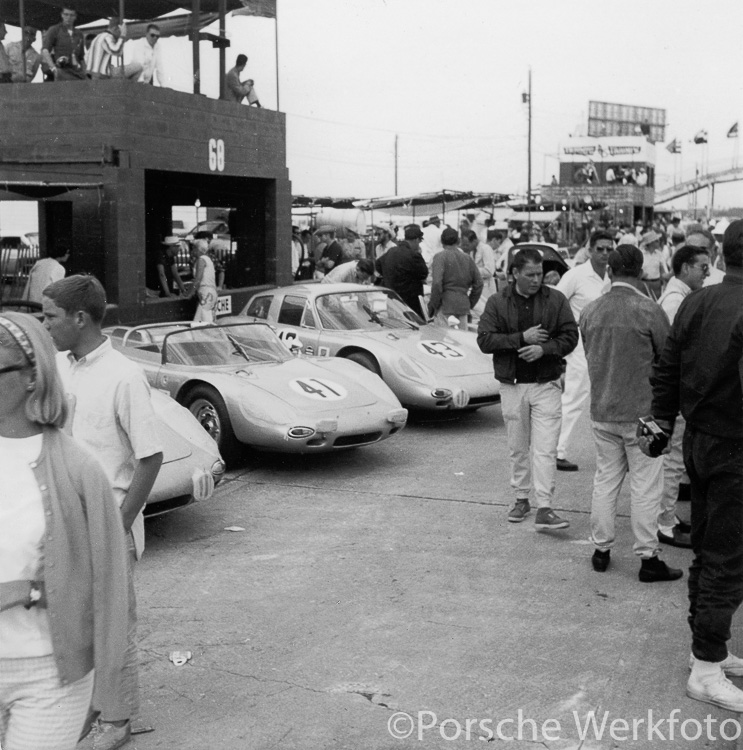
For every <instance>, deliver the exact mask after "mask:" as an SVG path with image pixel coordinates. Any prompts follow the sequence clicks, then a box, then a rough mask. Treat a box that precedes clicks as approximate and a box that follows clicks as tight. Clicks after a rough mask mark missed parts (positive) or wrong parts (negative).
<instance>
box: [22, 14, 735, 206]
mask: <svg viewBox="0 0 743 750" xmlns="http://www.w3.org/2000/svg"><path fill="white" fill-rule="evenodd" d="M277 31H278V93H279V95H280V99H279V104H280V109H281V110H282V111H283V112H285V113H286V122H287V163H288V167H289V176H290V179H291V181H292V189H293V192H294V194H295V195H314V196H325V195H332V196H353V197H357V198H370V197H380V196H388V195H393V194H395V192H397V194H400V195H404V194H410V193H416V192H424V191H436V190H440V189H451V190H473V191H482V192H498V193H524V192H525V191H526V185H527V126H528V123H527V120H528V118H527V108H526V105H524V104H523V103H522V93H523V92H524V91H526V90H527V88H528V75H529V69H530V68H531V71H532V73H531V75H532V113H533V118H532V127H533V136H532V183H533V184H534V185H538V184H540V183H541V182H542V181H546V182H549V180H550V178H551V176H552V175H553V174H557V173H558V161H557V158H556V155H557V152H558V149H559V147H560V144H561V143H564V142H565V141H566V140H567V138H568V137H569V136H570V135H579V134H581V133H583V134H584V133H585V130H586V126H587V114H588V101H589V100H591V99H595V100H599V101H608V102H617V103H621V104H633V105H639V106H650V107H660V108H665V109H666V111H667V114H666V118H667V122H668V123H669V127H668V128H667V131H666V134H667V139H666V143H668V142H669V141H671V140H672V139H673V138H679V139H680V140H681V141H682V142H683V153H682V155H681V156H672V155H671V154H669V153H668V152H667V151H666V150H665V147H664V145H663V144H658V145H657V152H656V153H657V181H656V187H657V188H658V189H661V188H663V187H664V186H667V185H670V184H671V183H672V182H673V178H674V176H676V177H681V176H683V177H685V178H688V177H692V176H693V174H694V171H695V168H697V167H700V168H702V169H703V167H702V164H703V163H704V164H708V165H709V170H710V171H719V170H722V169H726V168H729V167H730V166H732V163H733V159H734V156H735V153H736V148H740V140H741V139H740V138H739V139H728V138H727V137H726V134H727V131H728V130H729V128H730V127H731V126H732V125H733V123H734V122H736V121H740V120H743V86H741V84H740V79H741V73H743V2H741V0H708V1H707V2H706V3H700V2H699V1H698V0H651V1H649V0H621V2H619V1H614V0H598V1H597V0H593V1H590V2H589V1H588V0H560V2H555V1H554V0H550V1H547V0H529V1H528V2H526V1H525V0H456V1H455V0H278V21H277V22H275V21H274V20H272V19H264V18H246V17H238V18H232V17H228V26H227V32H228V35H229V37H230V39H231V43H232V46H231V47H230V48H229V49H228V50H227V62H228V67H231V66H232V65H233V64H234V60H235V57H236V56H237V54H238V53H240V52H244V53H245V54H247V55H248V57H249V62H248V67H247V71H246V75H245V76H244V77H250V78H253V79H254V80H255V85H256V90H257V92H258V94H259V96H260V98H261V103H262V104H263V105H264V106H266V107H269V108H272V109H275V108H276V106H277V75H276V70H277V67H276V58H277V54H276V53H277V50H276V36H277ZM10 38H11V37H10V35H9V39H10ZM159 44H162V45H163V52H164V54H165V61H166V62H165V65H166V73H167V75H168V77H169V79H170V85H171V86H172V87H173V88H176V89H180V90H184V91H188V90H191V80H192V78H191V77H192V69H191V54H190V43H189V42H188V41H187V40H185V39H183V38H179V39H175V38H172V39H162V40H161V41H160V42H159ZM201 55H202V92H204V93H206V94H207V95H210V96H217V95H218V80H219V76H218V64H217V60H218V57H217V52H216V50H214V49H213V48H212V47H211V45H210V44H209V43H202V45H201ZM700 129H706V130H707V131H708V133H709V144H708V146H707V147H706V148H703V147H701V146H696V145H694V144H693V143H691V139H692V138H693V136H694V134H695V133H697V132H698V131H699V130H700ZM396 137H397V144H398V160H397V165H398V166H397V191H395V140H396ZM741 161H743V156H741V157H740V159H739V163H740V162H741ZM715 198H716V200H715V203H716V206H725V205H728V206H743V182H738V183H732V184H729V185H726V186H718V188H717V192H716V196H715ZM704 200H706V199H705V198H703V197H700V201H704ZM680 205H681V206H682V207H683V206H684V205H686V199H684V200H683V201H681V202H680Z"/></svg>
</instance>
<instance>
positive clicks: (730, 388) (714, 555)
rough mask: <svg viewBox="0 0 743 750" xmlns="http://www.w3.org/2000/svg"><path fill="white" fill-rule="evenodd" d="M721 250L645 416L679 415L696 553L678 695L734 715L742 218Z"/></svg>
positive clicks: (741, 574) (740, 707)
mask: <svg viewBox="0 0 743 750" xmlns="http://www.w3.org/2000/svg"><path fill="white" fill-rule="evenodd" d="M722 252H723V256H724V258H725V265H726V268H727V273H726V274H725V278H724V279H723V281H722V283H720V284H716V285H714V286H712V287H709V288H705V289H701V290H699V291H697V292H694V293H693V294H690V295H689V296H688V297H686V299H685V300H684V301H683V302H682V303H681V307H680V308H679V310H678V313H677V314H676V318H675V319H674V321H673V326H672V328H671V333H670V335H669V337H668V340H667V342H666V346H665V348H664V350H663V353H662V355H661V358H660V361H659V362H658V364H657V366H656V367H655V370H654V372H653V376H652V379H651V384H652V388H653V402H652V414H653V415H654V417H655V422H656V424H657V425H658V426H659V427H660V428H661V429H663V430H664V431H665V432H666V433H667V434H671V435H672V434H673V432H675V429H674V420H675V419H676V415H677V414H678V413H679V412H680V413H681V414H682V415H683V417H684V419H685V420H686V431H685V433H684V440H683V452H684V464H685V466H686V470H687V472H688V474H689V479H690V480H691V527H692V528H691V544H692V549H693V550H694V560H693V562H692V564H691V567H690V569H689V626H690V627H691V633H692V656H691V659H690V666H691V668H692V670H691V675H690V676H689V680H688V682H687V685H686V694H687V695H688V696H689V697H690V698H693V699H695V700H698V701H703V702H705V703H711V704H713V705H715V706H720V707H721V708H725V709H727V710H729V711H736V712H738V713H741V712H743V690H740V689H739V688H738V687H736V686H735V685H733V683H732V682H731V681H730V680H729V679H728V677H729V676H735V677H741V676H743V659H740V658H739V657H737V656H734V655H733V654H731V653H730V652H729V651H728V641H729V640H730V630H731V624H732V619H733V616H734V615H735V613H736V611H737V610H738V608H739V607H740V605H741V602H743V460H742V459H741V457H743V418H742V417H741V415H742V414H743V383H741V374H742V373H743V315H742V314H741V310H743V220H741V219H738V220H737V221H734V222H732V223H731V224H730V225H729V226H728V228H727V230H726V231H725V234H724V236H723V240H722ZM644 449H645V450H648V446H647V445H645V446H644ZM656 460H657V459H656Z"/></svg>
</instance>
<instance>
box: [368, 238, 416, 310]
mask: <svg viewBox="0 0 743 750" xmlns="http://www.w3.org/2000/svg"><path fill="white" fill-rule="evenodd" d="M404 232H405V234H404V236H405V239H404V240H402V241H400V242H399V243H398V244H397V245H395V246H394V247H391V248H390V249H389V250H387V252H386V253H385V254H384V255H383V256H382V257H381V258H379V259H378V260H377V262H376V269H377V273H378V274H379V275H380V276H381V278H382V284H383V285H384V286H386V287H387V288H388V289H392V291H393V292H397V293H398V294H399V295H400V297H401V298H402V300H403V302H405V304H406V305H407V306H408V307H410V308H412V309H413V310H415V312H417V313H418V315H420V316H421V317H423V318H425V315H424V314H423V311H422V310H421V305H420V298H421V296H422V295H423V282H424V281H425V280H426V278H427V277H428V266H427V265H426V261H424V260H423V256H422V255H421V251H420V244H421V240H422V239H423V231H422V230H421V228H420V227H419V226H418V225H417V224H408V225H407V226H406V227H405V230H404Z"/></svg>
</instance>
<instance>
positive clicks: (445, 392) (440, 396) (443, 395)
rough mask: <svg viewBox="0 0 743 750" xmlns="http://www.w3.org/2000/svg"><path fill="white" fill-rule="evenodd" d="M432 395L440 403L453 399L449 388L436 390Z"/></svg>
mask: <svg viewBox="0 0 743 750" xmlns="http://www.w3.org/2000/svg"><path fill="white" fill-rule="evenodd" d="M431 395H432V396H433V397H434V398H435V399H437V400H438V401H443V400H445V399H448V398H451V395H452V394H451V391H450V390H449V389H448V388H434V389H433V390H432V391H431Z"/></svg>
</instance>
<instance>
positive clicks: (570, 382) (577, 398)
mask: <svg viewBox="0 0 743 750" xmlns="http://www.w3.org/2000/svg"><path fill="white" fill-rule="evenodd" d="M613 249H614V239H613V237H612V235H611V234H610V233H609V232H605V231H603V230H597V231H595V232H594V233H593V234H592V235H591V242H590V247H589V250H588V262H587V263H583V264H581V265H579V266H575V268H571V269H570V270H569V271H568V272H567V273H566V274H565V275H564V276H563V277H562V278H561V279H560V283H559V284H558V285H557V289H558V291H560V292H562V293H563V294H564V295H565V297H566V298H567V300H568V302H569V303H570V309H571V311H572V313H573V317H574V318H575V320H576V322H577V323H579V324H580V314H581V312H582V310H583V308H584V307H585V306H586V305H587V304H588V303H589V302H593V300H595V299H598V298H599V297H600V296H601V295H602V294H604V293H605V292H607V291H608V290H609V287H610V286H611V281H610V279H609V275H608V274H607V272H606V266H607V260H608V258H609V253H610V252H611V251H612V250H613ZM565 362H566V363H567V368H566V370H565V389H564V391H563V393H562V427H561V429H560V439H559V440H558V443H557V469H558V471H578V464H574V463H572V462H571V461H568V458H567V453H568V447H569V446H571V445H572V443H573V437H574V434H575V428H576V426H577V424H578V420H579V419H580V417H581V415H582V414H583V412H584V411H585V409H586V404H587V403H588V396H589V394H590V388H591V383H590V381H589V379H588V364H587V362H586V353H585V351H584V350H583V341H582V339H579V340H578V346H577V347H576V348H575V349H574V350H573V351H572V352H571V353H570V354H568V356H567V357H565Z"/></svg>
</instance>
